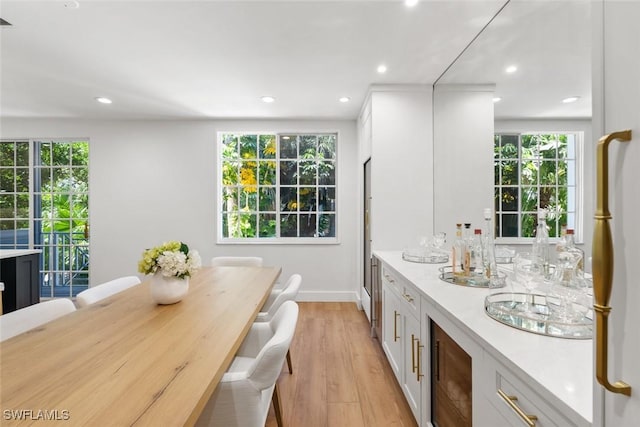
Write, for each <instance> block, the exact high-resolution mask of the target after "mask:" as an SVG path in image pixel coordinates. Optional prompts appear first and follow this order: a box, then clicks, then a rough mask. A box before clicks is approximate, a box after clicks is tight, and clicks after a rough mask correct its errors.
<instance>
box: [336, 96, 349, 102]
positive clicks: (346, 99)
mask: <svg viewBox="0 0 640 427" xmlns="http://www.w3.org/2000/svg"><path fill="white" fill-rule="evenodd" d="M339 101H340V102H349V101H351V98H349V97H348V96H343V97H342V98H340V99H339Z"/></svg>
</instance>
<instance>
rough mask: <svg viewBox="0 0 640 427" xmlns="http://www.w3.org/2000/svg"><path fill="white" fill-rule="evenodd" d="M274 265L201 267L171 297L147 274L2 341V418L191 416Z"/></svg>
mask: <svg viewBox="0 0 640 427" xmlns="http://www.w3.org/2000/svg"><path fill="white" fill-rule="evenodd" d="M279 275H280V268H276V267H206V268H202V269H200V270H199V271H198V272H197V273H196V274H195V275H194V276H193V277H191V280H190V287H189V292H188V294H187V295H186V296H185V297H184V299H183V300H182V301H180V302H178V303H176V304H172V305H157V304H156V303H154V302H153V301H152V299H151V295H150V289H149V281H145V282H143V283H142V284H140V285H137V286H134V287H132V288H130V289H128V290H126V291H123V292H121V293H118V294H116V295H114V296H112V297H109V298H106V299H104V300H101V301H100V302H98V303H95V304H93V305H90V306H88V307H85V308H82V309H79V310H77V311H75V312H73V313H70V314H68V315H65V316H63V317H61V318H59V319H57V320H55V321H52V322H50V323H47V324H45V325H43V326H41V327H38V328H35V329H32V330H31V331H28V332H25V333H23V334H20V335H18V336H15V337H13V338H11V339H9V340H6V341H4V342H2V343H0V379H1V382H0V402H1V404H0V409H1V410H2V414H0V417H1V419H0V425H3V426H5V425H37V426H40V425H48V424H55V425H58V426H60V425H69V426H183V425H193V424H194V423H195V422H196V421H197V419H198V417H199V415H200V413H201V412H202V410H203V408H204V406H205V404H206V403H207V401H208V400H209V398H210V396H211V394H212V393H213V391H214V390H215V388H216V386H217V384H218V382H219V381H220V379H221V378H222V375H223V374H224V372H225V371H226V370H227V368H228V367H229V365H230V363H231V361H232V360H233V357H234V355H235V353H236V351H237V350H238V348H239V346H240V344H241V343H242V341H243V339H244V337H245V336H246V334H247V332H248V331H249V328H250V327H251V324H252V322H253V320H254V319H255V317H256V315H257V313H258V312H259V310H260V308H261V307H262V305H263V304H264V302H265V301H266V299H267V296H268V295H269V292H270V290H271V288H272V287H273V285H274V283H275V281H276V280H277V278H278V276H279Z"/></svg>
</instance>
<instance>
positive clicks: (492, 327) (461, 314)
mask: <svg viewBox="0 0 640 427" xmlns="http://www.w3.org/2000/svg"><path fill="white" fill-rule="evenodd" d="M374 254H375V255H376V256H377V257H378V258H379V259H381V260H382V261H383V262H384V263H386V264H387V265H388V266H389V267H391V268H392V269H393V270H395V271H396V272H397V273H399V274H400V275H401V276H404V277H405V278H406V279H407V280H408V281H410V282H411V283H413V284H414V285H415V286H416V287H417V288H418V290H419V291H421V292H422V295H423V297H424V298H425V299H426V300H427V301H428V302H429V303H430V304H432V305H433V306H435V307H436V309H437V310H439V311H440V312H441V314H443V315H445V316H447V318H449V319H450V320H451V321H452V322H453V323H454V324H456V326H458V327H460V328H461V329H462V330H463V331H464V332H466V333H467V335H469V336H470V337H471V338H472V339H474V340H475V341H476V342H478V343H479V344H480V345H481V346H482V347H483V348H484V349H485V351H487V352H488V353H489V354H491V355H492V356H493V357H494V358H495V359H497V360H498V361H499V362H501V363H502V364H504V365H505V366H507V367H508V368H509V369H511V370H513V371H514V372H515V373H517V374H518V376H520V377H521V378H523V379H525V380H526V382H527V384H528V385H529V386H531V388H533V389H534V390H536V392H538V393H539V394H540V395H542V396H546V395H549V394H551V395H552V396H553V397H555V399H554V406H559V407H562V406H564V408H563V409H565V412H566V411H570V412H571V413H573V415H575V416H576V417H578V419H579V420H581V421H582V422H581V423H580V424H584V423H585V422H587V423H589V424H591V423H592V418H593V415H592V411H593V410H592V407H593V379H594V372H593V340H590V339H589V340H572V339H563V338H555V337H547V336H543V335H537V334H533V333H529V332H525V331H521V330H518V329H515V328H511V327H509V326H506V325H503V324H501V323H499V322H497V321H495V320H493V319H491V318H490V317H489V316H488V315H487V314H486V313H485V311H484V299H485V297H486V296H487V295H489V294H492V293H495V292H511V291H512V289H511V288H510V286H517V285H513V284H511V283H510V281H508V284H507V287H505V288H501V289H480V288H469V287H465V286H457V285H454V284H450V283H446V282H444V281H442V280H440V279H439V277H438V276H439V271H438V268H440V267H442V266H443V265H446V264H418V263H412V262H407V261H404V260H403V259H402V252H401V251H397V252H395V251H393V252H392V251H374ZM513 291H515V292H521V291H524V290H523V289H519V288H515V289H513Z"/></svg>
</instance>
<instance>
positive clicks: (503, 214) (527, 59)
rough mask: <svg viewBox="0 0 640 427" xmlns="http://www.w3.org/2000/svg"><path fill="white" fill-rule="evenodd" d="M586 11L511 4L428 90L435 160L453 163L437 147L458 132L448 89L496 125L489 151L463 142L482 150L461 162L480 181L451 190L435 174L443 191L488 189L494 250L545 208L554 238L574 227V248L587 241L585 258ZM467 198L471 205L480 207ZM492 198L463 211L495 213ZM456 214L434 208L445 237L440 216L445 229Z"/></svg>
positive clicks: (517, 237)
mask: <svg viewBox="0 0 640 427" xmlns="http://www.w3.org/2000/svg"><path fill="white" fill-rule="evenodd" d="M591 7H592V5H591V2H586V1H554V2H549V1H523V0H511V1H510V2H509V3H508V4H507V5H506V6H505V7H504V8H503V9H502V10H501V11H500V13H499V14H498V15H497V16H496V17H495V18H494V19H493V21H492V22H491V23H490V24H489V25H488V26H487V27H486V28H485V29H484V30H483V31H482V33H480V34H479V35H478V37H477V38H476V39H475V40H474V41H473V42H472V43H471V44H470V45H469V46H468V48H467V49H466V50H465V51H464V52H463V53H462V54H461V55H460V56H459V57H458V58H457V59H456V61H455V62H454V63H453V64H452V65H451V66H450V67H449V68H448V69H447V70H446V72H445V73H444V74H443V75H442V76H441V77H440V78H439V79H438V81H437V82H436V84H435V86H434V145H435V150H436V153H438V151H440V152H441V153H443V154H449V155H455V152H453V151H451V150H449V149H447V148H443V147H445V144H446V145H450V144H451V141H450V140H451V139H452V136H451V135H452V131H453V132H458V131H457V130H456V129H455V127H454V126H452V123H455V120H453V119H452V117H451V110H452V109H451V104H452V101H451V99H452V98H453V97H452V96H451V95H450V93H451V92H452V91H453V90H452V89H451V88H456V89H455V92H456V94H457V95H455V96H456V97H457V101H455V102H457V103H458V105H459V106H463V105H465V106H466V105H468V102H467V101H469V102H473V103H475V105H476V107H475V108H476V110H475V111H477V115H478V116H482V117H485V116H487V110H488V111H490V114H489V116H492V117H493V123H492V125H493V129H492V131H491V132H492V133H493V134H494V140H493V144H491V143H488V142H487V141H486V133H483V134H482V136H481V137H477V138H476V139H475V140H469V141H467V143H469V144H471V143H473V144H481V145H482V146H483V148H482V150H478V148H477V147H476V148H474V149H473V151H470V152H467V153H468V154H467V156H472V155H473V156H475V157H476V158H474V159H472V160H468V159H461V162H462V163H460V161H459V162H458V164H463V165H464V167H465V168H467V170H468V171H469V172H470V173H473V175H474V176H475V177H477V178H478V179H477V180H476V182H475V183H471V182H469V181H466V182H462V181H461V182H455V179H456V178H455V177H453V180H454V182H451V179H452V177H451V175H449V176H447V175H446V171H444V172H442V173H440V174H438V170H437V166H436V180H437V179H438V177H439V176H440V180H441V181H444V182H446V183H447V185H449V186H452V185H453V186H457V187H460V188H462V186H464V185H466V186H468V185H470V184H473V185H476V186H478V190H480V191H481V192H482V193H483V194H484V190H483V189H480V186H481V185H484V184H482V183H484V182H486V183H487V184H486V185H487V186H492V188H493V190H492V191H493V202H494V203H493V206H492V207H493V208H494V209H495V212H496V217H495V218H496V230H495V231H496V236H497V237H498V238H499V240H498V241H499V242H500V243H507V244H510V243H524V242H526V241H527V240H526V238H527V237H531V236H532V233H533V230H535V227H536V222H537V210H538V208H545V209H547V210H548V211H549V215H548V218H547V224H548V225H549V227H550V235H551V236H552V237H558V236H560V234H561V230H562V229H563V227H568V228H572V229H575V235H576V236H577V237H576V240H577V241H578V242H579V243H584V247H585V248H587V252H588V254H587V256H589V253H590V246H591V242H590V239H591V234H592V233H591V231H592V224H591V218H592V212H593V200H592V199H593V197H592V193H593V186H592V183H591V182H592V170H593V167H592V163H593V160H592V157H593V154H592V149H591V148H590V147H591V146H592V142H591V141H592V135H591V87H592V84H591V49H592V25H591ZM478 88H482V89H478ZM487 88H489V89H487ZM481 90H482V91H485V92H486V91H487V90H490V91H492V93H491V94H490V95H489V96H490V98H488V99H487V97H485V98H483V100H481V101H478V99H479V95H478V94H479V91H481ZM465 91H466V92H467V93H468V94H469V96H468V97H466V99H464V98H465V96H462V95H460V93H465ZM472 94H473V95H472ZM491 98H492V99H491ZM569 98H574V99H569ZM563 101H564V102H563ZM465 102H467V104H465ZM491 104H492V105H491ZM477 106H480V107H479V109H478V107H477ZM444 110H446V111H444ZM458 111H465V112H466V116H465V117H459V118H458V119H459V120H458V123H465V124H467V126H471V125H474V126H477V124H475V122H477V119H476V118H474V120H475V121H474V120H471V115H470V114H469V113H468V110H465V109H464V108H463V107H459V108H458ZM443 117H444V119H443ZM478 129H480V130H482V132H484V131H485V129H484V127H478ZM468 133H471V132H468ZM457 136H458V137H460V136H464V135H461V134H458V135H457ZM472 138H473V134H472ZM446 139H449V141H445V140H446ZM492 145H493V147H492ZM447 150H449V151H447ZM483 150H484V151H483ZM485 151H488V153H487V154H488V155H489V156H490V154H489V153H491V151H493V154H494V157H493V162H492V163H493V170H492V171H488V170H487V169H489V168H490V166H489V164H490V163H489V162H485V163H482V162H484V161H485V160H484V158H481V159H477V156H478V155H479V153H480V152H482V153H484V152H485ZM458 152H459V151H458ZM465 162H466V163H465ZM480 163H482V164H481V165H480ZM477 181H480V182H477ZM436 185H438V183H436ZM469 194H472V193H471V192H469ZM472 197H473V196H472V195H471V196H469V198H468V199H469V200H472V201H473V202H474V203H476V202H475V201H474V200H473V199H472ZM490 197H491V196H488V197H487V198H486V199H484V200H485V201H484V206H483V205H482V204H481V202H477V203H476V204H477V206H475V205H473V206H467V207H466V209H467V210H468V211H470V212H473V214H475V213H476V211H478V212H480V213H481V212H482V208H485V207H488V206H489V205H491V199H490ZM459 210H460V209H459V207H458V211H459ZM456 213H457V212H455V211H453V206H450V207H448V211H447V210H446V209H445V210H441V211H439V210H438V208H436V212H435V216H436V219H435V223H436V226H440V228H443V229H444V226H445V225H448V224H439V222H438V221H439V219H438V217H440V222H443V221H448V222H451V220H450V219H447V217H448V218H451V215H455V214H456ZM585 213H586V214H585ZM458 216H459V214H458V215H457V216H455V218H458ZM460 219H464V218H460Z"/></svg>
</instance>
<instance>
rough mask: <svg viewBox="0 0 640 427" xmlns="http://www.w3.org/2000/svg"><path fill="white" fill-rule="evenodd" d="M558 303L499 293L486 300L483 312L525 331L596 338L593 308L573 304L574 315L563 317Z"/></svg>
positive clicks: (524, 295) (527, 295) (544, 298)
mask: <svg viewBox="0 0 640 427" xmlns="http://www.w3.org/2000/svg"><path fill="white" fill-rule="evenodd" d="M559 302H560V301H559V300H557V299H555V298H552V297H548V296H546V295H541V294H529V293H521V292H499V293H495V294H491V295H489V296H487V297H486V298H485V300H484V309H485V312H486V313H487V315H488V316H489V317H491V318H492V319H494V320H496V321H498V322H500V323H503V324H505V325H507V326H511V327H512V328H516V329H520V330H522V331H526V332H531V333H534V334H539V335H546V336H550V337H558V338H569V339H591V338H593V311H592V310H591V308H589V307H586V306H584V305H582V304H578V303H572V313H573V316H571V318H560V317H559V316H557V312H558V309H559V307H560V305H559Z"/></svg>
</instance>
